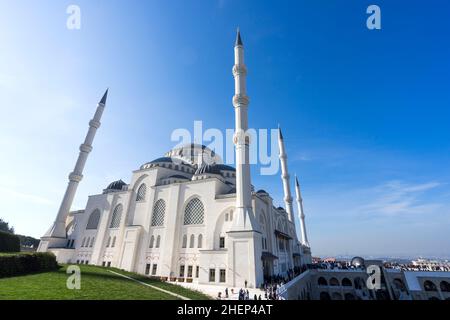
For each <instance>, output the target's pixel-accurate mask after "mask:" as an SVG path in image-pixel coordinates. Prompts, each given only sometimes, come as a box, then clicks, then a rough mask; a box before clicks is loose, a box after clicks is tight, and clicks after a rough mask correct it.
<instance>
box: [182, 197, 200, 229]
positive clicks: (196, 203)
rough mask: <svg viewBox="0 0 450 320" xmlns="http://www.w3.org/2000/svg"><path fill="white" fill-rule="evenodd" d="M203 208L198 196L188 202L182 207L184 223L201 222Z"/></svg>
mask: <svg viewBox="0 0 450 320" xmlns="http://www.w3.org/2000/svg"><path fill="white" fill-rule="evenodd" d="M204 214H205V209H204V207H203V203H202V202H201V201H200V199H198V198H194V199H192V200H191V201H189V202H188V204H187V205H186V209H184V225H190V224H203V219H204Z"/></svg>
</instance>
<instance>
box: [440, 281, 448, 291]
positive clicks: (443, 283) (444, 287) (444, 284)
mask: <svg viewBox="0 0 450 320" xmlns="http://www.w3.org/2000/svg"><path fill="white" fill-rule="evenodd" d="M439 286H440V287H441V291H442V292H450V283H448V282H447V281H441V284H440V285H439Z"/></svg>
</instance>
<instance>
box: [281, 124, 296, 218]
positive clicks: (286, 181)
mask: <svg viewBox="0 0 450 320" xmlns="http://www.w3.org/2000/svg"><path fill="white" fill-rule="evenodd" d="M278 147H279V149H280V163H281V180H282V181H283V191H284V203H285V205H286V212H287V213H288V219H289V221H291V222H293V223H295V222H294V209H293V207H292V196H291V186H290V177H289V172H288V168H287V155H286V149H285V147H284V139H283V134H282V133H281V128H279V127H278Z"/></svg>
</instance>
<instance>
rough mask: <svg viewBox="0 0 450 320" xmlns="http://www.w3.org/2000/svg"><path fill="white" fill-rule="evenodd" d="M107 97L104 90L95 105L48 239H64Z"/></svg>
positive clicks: (47, 235)
mask: <svg viewBox="0 0 450 320" xmlns="http://www.w3.org/2000/svg"><path fill="white" fill-rule="evenodd" d="M107 97H108V90H106V92H105V94H104V95H103V98H102V99H101V100H100V102H99V103H98V104H97V110H96V111H95V115H94V118H93V119H92V120H91V121H90V122H89V131H88V133H87V135H86V138H85V140H84V143H83V144H82V145H81V146H80V154H79V155H78V160H77V163H76V164H75V169H74V170H73V172H72V173H70V175H69V184H68V186H67V189H66V193H65V194H64V198H63V200H62V202H61V206H60V207H59V211H58V215H57V216H56V221H55V223H54V224H53V226H52V228H51V229H50V230H49V232H48V233H47V234H46V235H45V236H44V237H49V238H66V218H67V215H68V214H69V211H70V208H71V206H72V202H73V198H74V197H75V192H76V191H77V187H78V183H79V182H80V181H81V179H83V169H84V165H85V164H86V160H87V158H88V155H89V153H90V152H91V151H92V142H93V141H94V137H95V133H96V131H97V129H98V128H99V127H100V119H101V117H102V114H103V110H104V109H105V104H106V98H107Z"/></svg>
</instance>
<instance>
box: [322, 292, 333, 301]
mask: <svg viewBox="0 0 450 320" xmlns="http://www.w3.org/2000/svg"><path fill="white" fill-rule="evenodd" d="M320 300H331V297H330V294H329V293H328V292H321V293H320Z"/></svg>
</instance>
